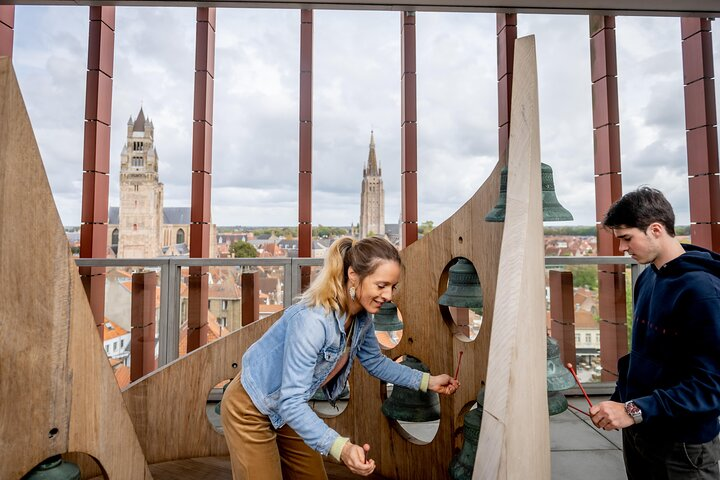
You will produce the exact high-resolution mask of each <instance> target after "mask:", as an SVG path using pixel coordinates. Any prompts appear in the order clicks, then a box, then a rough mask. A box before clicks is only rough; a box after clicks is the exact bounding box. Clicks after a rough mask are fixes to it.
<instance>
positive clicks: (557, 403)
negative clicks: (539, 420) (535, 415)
mask: <svg viewBox="0 0 720 480" xmlns="http://www.w3.org/2000/svg"><path fill="white" fill-rule="evenodd" d="M547 396H548V413H549V414H550V416H553V415H557V414H558V413H562V412H564V411H565V410H567V409H568V401H567V398H565V395H564V394H563V393H562V392H548V394H547Z"/></svg>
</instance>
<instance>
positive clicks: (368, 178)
mask: <svg viewBox="0 0 720 480" xmlns="http://www.w3.org/2000/svg"><path fill="white" fill-rule="evenodd" d="M369 234H370V235H371V234H375V235H380V236H383V235H385V189H384V188H383V181H382V169H381V168H378V163H377V157H376V155H375V136H374V134H373V132H370V152H369V153H368V161H367V165H366V166H365V168H364V169H363V180H362V191H361V193H360V238H365V237H367V236H369Z"/></svg>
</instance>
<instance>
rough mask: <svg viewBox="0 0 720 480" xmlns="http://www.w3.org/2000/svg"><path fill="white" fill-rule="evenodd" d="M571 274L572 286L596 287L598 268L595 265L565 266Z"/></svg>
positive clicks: (593, 288) (594, 288)
mask: <svg viewBox="0 0 720 480" xmlns="http://www.w3.org/2000/svg"><path fill="white" fill-rule="evenodd" d="M567 269H568V271H570V272H572V274H573V287H585V288H588V289H590V290H597V288H598V269H597V266H595V265H572V266H568V267H567Z"/></svg>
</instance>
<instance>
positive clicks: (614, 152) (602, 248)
mask: <svg viewBox="0 0 720 480" xmlns="http://www.w3.org/2000/svg"><path fill="white" fill-rule="evenodd" d="M590 75H591V81H592V109H593V142H594V145H595V214H596V222H597V223H596V225H597V233H598V238H597V244H598V255H601V256H610V255H621V253H620V250H619V248H618V241H617V240H616V239H615V238H614V237H613V235H612V232H609V231H607V230H605V229H603V228H601V227H600V222H601V221H602V219H603V217H604V216H605V213H606V212H607V210H608V208H610V205H612V203H613V202H615V201H616V200H618V199H619V198H620V197H621V196H622V176H621V168H620V126H619V124H620V116H619V113H618V89H617V57H616V51H615V17H608V16H598V15H592V16H590ZM598 285H599V289H598V290H599V291H598V294H599V297H600V361H601V365H602V369H603V370H602V374H601V378H602V380H603V381H612V380H615V379H616V378H617V359H618V358H619V357H621V356H622V355H625V354H626V353H627V351H628V343H627V326H626V324H627V319H626V309H625V267H624V266H623V265H617V266H613V265H599V266H598Z"/></svg>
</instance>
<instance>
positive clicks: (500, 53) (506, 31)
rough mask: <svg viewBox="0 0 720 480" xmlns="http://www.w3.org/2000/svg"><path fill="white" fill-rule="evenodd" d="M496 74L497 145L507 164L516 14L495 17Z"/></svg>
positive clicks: (503, 161) (504, 163) (501, 158)
mask: <svg viewBox="0 0 720 480" xmlns="http://www.w3.org/2000/svg"><path fill="white" fill-rule="evenodd" d="M496 24H497V63H498V64H497V72H498V73H497V75H498V147H499V157H498V158H499V159H500V162H501V163H502V164H503V165H507V160H508V145H509V144H510V99H511V98H512V77H513V61H514V58H515V40H516V39H517V15H516V14H514V13H498V14H497V19H496Z"/></svg>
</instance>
